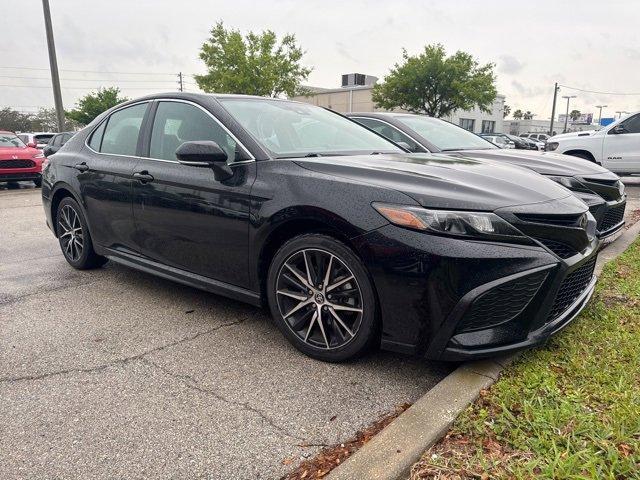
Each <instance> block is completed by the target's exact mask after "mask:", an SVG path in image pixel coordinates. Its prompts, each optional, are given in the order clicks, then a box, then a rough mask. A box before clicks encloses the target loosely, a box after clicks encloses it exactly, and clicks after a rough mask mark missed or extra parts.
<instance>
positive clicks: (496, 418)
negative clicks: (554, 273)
mask: <svg viewBox="0 0 640 480" xmlns="http://www.w3.org/2000/svg"><path fill="white" fill-rule="evenodd" d="M467 478H479V479H494V478H514V479H521V478H522V479H528V478H553V479H640V241H636V242H635V243H634V244H633V245H632V246H631V247H630V248H629V249H628V250H627V251H626V252H625V253H624V254H623V255H622V256H620V257H619V258H618V259H617V260H616V261H614V262H612V263H610V264H608V265H607V266H606V267H605V269H604V271H603V273H602V275H601V277H600V280H599V282H598V287H597V289H596V293H595V295H594V297H593V299H592V300H591V302H590V304H589V306H588V307H587V308H586V309H585V310H584V311H583V313H582V314H581V315H580V317H579V318H578V319H576V320H575V321H574V322H573V324H572V325H570V326H569V327H568V328H567V329H566V330H565V331H564V332H562V333H560V334H559V335H556V336H555V337H554V338H552V339H551V340H550V341H549V343H548V344H547V345H546V346H545V347H542V348H539V349H535V350H532V351H529V352H526V353H525V354H523V355H522V356H521V357H520V358H519V359H518V360H517V361H516V362H515V363H514V364H512V365H511V366H510V367H508V368H507V369H506V370H505V372H504V373H503V375H502V376H501V378H500V379H499V380H498V382H496V383H495V384H494V385H493V386H492V387H491V388H490V389H489V390H488V391H483V392H482V393H481V395H480V397H479V399H478V400H477V401H476V402H475V403H474V404H473V405H471V406H470V407H469V408H468V409H467V410H466V411H465V412H464V413H463V414H462V415H461V416H460V417H459V418H458V419H457V420H456V421H455V423H454V425H453V426H452V428H451V429H450V431H449V432H448V434H447V435H446V436H445V438H444V439H443V440H441V441H440V442H439V443H438V444H436V445H435V446H434V447H433V448H431V449H430V450H428V451H427V452H425V454H424V455H423V457H422V459H421V461H420V462H419V463H417V464H416V465H414V467H413V470H412V474H411V479H412V480H418V479H447V480H452V479H467Z"/></svg>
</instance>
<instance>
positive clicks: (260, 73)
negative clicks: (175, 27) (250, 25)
mask: <svg viewBox="0 0 640 480" xmlns="http://www.w3.org/2000/svg"><path fill="white" fill-rule="evenodd" d="M303 55H304V51H303V50H302V49H301V48H300V47H299V46H298V45H297V44H296V37H295V35H290V34H287V35H285V36H284V37H282V39H280V40H278V38H277V36H276V34H275V33H274V32H272V31H271V30H266V31H263V32H262V33H254V32H249V33H248V34H247V35H245V36H244V37H243V36H242V34H241V33H240V31H239V30H231V29H229V30H227V29H226V28H225V27H224V24H223V23H222V22H218V23H217V24H216V26H215V27H213V28H212V29H211V36H210V38H209V39H208V40H207V41H206V42H205V43H204V44H203V45H202V47H201V49H200V58H201V59H202V60H203V61H204V63H205V65H206V67H207V73H206V74H205V75H195V79H196V82H197V83H198V87H200V89H202V90H204V91H205V92H216V93H242V94H247V95H260V96H267V97H279V96H282V95H287V96H289V97H292V96H294V95H299V94H301V93H305V92H306V90H305V89H304V88H302V87H301V83H302V82H303V81H305V80H306V79H307V78H308V77H309V74H310V73H311V69H310V68H307V67H304V66H303V65H302V64H301V60H302V56H303Z"/></svg>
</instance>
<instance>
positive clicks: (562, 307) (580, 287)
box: [547, 257, 596, 322]
mask: <svg viewBox="0 0 640 480" xmlns="http://www.w3.org/2000/svg"><path fill="white" fill-rule="evenodd" d="M595 266H596V257H593V258H592V259H591V260H589V261H588V262H587V263H585V264H584V265H582V266H581V267H579V268H578V269H576V270H574V271H573V272H571V273H570V274H569V275H567V277H566V278H565V279H564V282H562V285H561V286H560V290H558V295H557V296H556V300H555V302H553V307H551V311H550V312H549V316H548V319H547V320H548V321H549V322H550V321H552V320H555V319H556V318H558V317H559V316H560V315H562V314H563V313H564V312H565V311H566V310H567V309H568V308H569V307H570V306H571V305H572V304H573V302H575V301H576V300H577V299H578V297H579V296H580V295H581V294H582V293H583V292H584V290H585V289H586V288H587V286H588V285H589V282H590V281H591V278H592V277H593V270H594V268H595Z"/></svg>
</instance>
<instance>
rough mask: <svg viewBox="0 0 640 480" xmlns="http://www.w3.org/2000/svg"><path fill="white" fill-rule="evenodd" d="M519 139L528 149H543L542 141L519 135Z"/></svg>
mask: <svg viewBox="0 0 640 480" xmlns="http://www.w3.org/2000/svg"><path fill="white" fill-rule="evenodd" d="M521 139H522V140H524V141H525V142H526V143H527V144H528V145H529V150H544V145H545V144H544V142H541V141H539V140H534V139H533V138H527V137H521Z"/></svg>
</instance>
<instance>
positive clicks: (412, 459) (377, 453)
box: [325, 221, 640, 480]
mask: <svg viewBox="0 0 640 480" xmlns="http://www.w3.org/2000/svg"><path fill="white" fill-rule="evenodd" d="M639 234H640V221H638V222H636V223H635V224H634V225H633V226H631V228H629V229H628V230H627V231H626V232H624V233H623V234H621V235H620V236H619V237H618V238H617V240H615V242H614V243H611V244H609V245H607V246H606V248H605V249H604V250H602V251H601V252H600V254H599V256H598V262H597V263H596V275H600V273H601V272H602V268H603V267H604V265H605V264H606V263H608V262H609V261H611V260H613V259H615V258H616V257H618V256H619V255H621V254H622V253H623V252H624V251H625V250H626V249H627V248H628V247H629V246H630V245H631V244H632V243H633V242H634V240H635V239H636V238H637V237H638V235H639ZM517 356H518V353H516V354H512V355H509V356H505V357H499V358H496V359H491V360H481V361H477V362H469V363H465V364H462V365H461V366H459V367H458V368H457V369H456V370H454V371H453V372H452V373H450V374H449V375H448V376H447V377H445V378H444V379H443V380H441V381H440V382H439V383H438V384H437V385H436V386H435V387H433V388H432V389H431V390H429V391H428V392H427V393H426V394H425V395H423V396H422V397H421V398H419V399H418V400H417V401H416V402H415V403H414V404H413V405H412V406H411V407H410V408H408V409H407V410H406V411H405V412H404V413H402V414H401V415H400V416H398V418H396V419H395V420H394V421H393V422H391V423H390V424H389V425H388V426H387V427H386V428H385V429H384V430H382V431H381V432H380V433H378V434H377V435H376V436H375V437H373V438H372V439H371V440H370V441H369V442H368V443H366V444H365V445H364V446H363V447H362V448H361V449H360V450H358V451H357V452H356V453H354V454H353V455H352V456H351V457H349V458H348V459H347V460H345V462H344V463H342V464H341V465H339V466H338V467H336V468H335V469H334V470H333V471H331V473H330V474H329V475H327V476H326V477H325V478H326V479H327V480H360V479H363V480H364V479H367V480H401V479H406V478H408V477H409V474H410V472H411V467H412V466H413V464H414V463H416V462H417V461H418V460H419V459H420V457H421V456H422V454H423V453H424V452H425V451H426V450H428V449H429V448H430V447H431V446H433V445H434V444H435V443H436V442H437V441H438V440H439V439H440V438H442V437H443V436H444V435H445V434H446V433H447V431H448V430H449V427H450V426H451V424H452V423H453V421H454V420H455V419H456V418H457V417H458V415H460V413H462V412H463V411H464V410H465V409H466V408H467V406H469V404H471V402H473V401H475V399H476V398H477V397H478V395H479V394H480V390H482V389H486V388H488V387H490V386H491V385H493V383H495V381H496V380H497V379H498V377H499V376H500V373H501V372H502V370H503V369H504V368H505V367H506V366H507V365H508V364H509V363H511V362H512V361H513V360H514V359H516V358H517Z"/></svg>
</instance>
